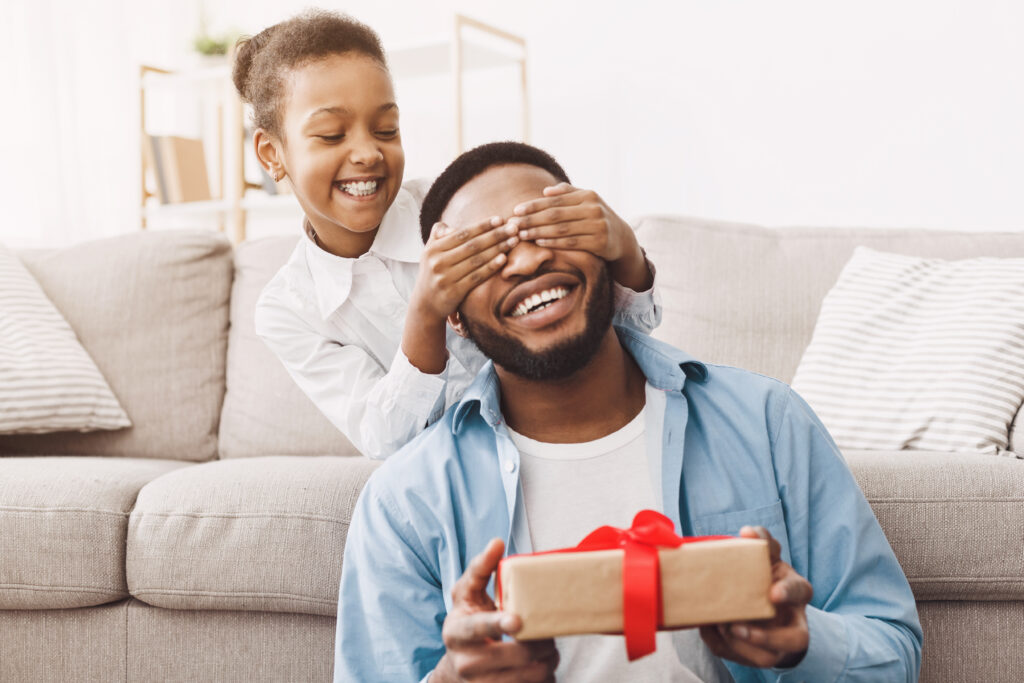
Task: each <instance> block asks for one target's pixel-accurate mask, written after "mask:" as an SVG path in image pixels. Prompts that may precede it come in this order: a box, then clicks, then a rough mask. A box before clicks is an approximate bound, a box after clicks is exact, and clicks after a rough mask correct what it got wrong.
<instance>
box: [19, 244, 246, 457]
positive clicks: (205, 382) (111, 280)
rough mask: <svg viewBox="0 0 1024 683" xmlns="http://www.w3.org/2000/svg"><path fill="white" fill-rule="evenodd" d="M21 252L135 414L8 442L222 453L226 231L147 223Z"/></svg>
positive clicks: (39, 450) (32, 448)
mask: <svg viewBox="0 0 1024 683" xmlns="http://www.w3.org/2000/svg"><path fill="white" fill-rule="evenodd" d="M19 256H20V257H21V258H22V261H23V262H24V263H25V265H26V266H27V267H28V269H29V271H30V272H31V273H32V275H33V276H34V277H35V278H36V280H38V281H39V283H40V284H41V285H42V287H43V290H44V291H45V292H46V294H47V296H49V298H50V300H51V301H53V303H54V305H56V306H57V308H58V309H59V310H60V311H61V312H62V313H63V314H64V317H65V318H66V319H67V321H68V323H69V324H70V325H71V327H72V329H74V330H75V332H76V333H77V335H78V339H79V340H80V341H81V342H82V346H83V347H84V348H85V349H86V351H88V352H89V355H90V356H92V358H93V360H94V361H95V362H96V366H97V367H98V368H99V369H100V371H101V372H102V373H103V376H104V377H105V378H106V380H107V382H108V383H109V384H110V387H111V388H112V389H113V391H114V395H116V396H117V398H118V400H119V401H120V402H121V405H122V406H123V407H124V409H125V411H126V412H127V413H128V415H129V417H130V418H131V420H132V423H133V426H132V427H131V428H130V429H123V430H119V431H114V432H111V431H103V432H89V433H86V434H80V433H75V432H64V433H59V434H40V435H15V436H3V437H0V454H5V455H104V456H119V457H129V458H136V457H137V458H165V459H177V460H193V461H201V460H210V459H212V458H215V457H216V456H217V422H218V418H219V416H220V407H221V402H222V401H223V397H224V362H225V356H226V345H227V331H228V296H229V294H230V291H231V275H232V268H231V245H230V243H229V242H228V241H227V239H226V238H225V237H224V236H223V235H220V234H218V233H213V232H209V231H177V230H156V231H141V232H137V233H133V234H128V235H121V236H118V237H114V238H111V239H105V240H97V241H95V242H87V243H84V244H79V245H76V246H73V247H68V248H66V249H56V250H43V251H28V252H20V253H19Z"/></svg>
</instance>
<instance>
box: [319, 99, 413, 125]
mask: <svg viewBox="0 0 1024 683" xmlns="http://www.w3.org/2000/svg"><path fill="white" fill-rule="evenodd" d="M390 109H398V105H397V104H395V103H394V102H387V103H385V104H382V105H380V106H379V107H377V112H378V113H380V112H384V111H388V110H390ZM351 113H352V112H350V111H349V110H348V109H345V108H344V107H320V108H319V109H317V110H316V111H314V112H313V113H312V114H310V115H309V116H307V117H306V120H307V121H308V120H309V119H311V118H313V117H315V116H319V115H320V114H335V115H337V116H349V115H350V114H351Z"/></svg>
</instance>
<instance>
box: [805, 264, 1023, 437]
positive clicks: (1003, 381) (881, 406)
mask: <svg viewBox="0 0 1024 683" xmlns="http://www.w3.org/2000/svg"><path fill="white" fill-rule="evenodd" d="M793 388H794V389H795V390H796V391H797V392H799V393H800V394H801V395H803V397H804V398H805V399H806V400H807V402H808V403H810V404H811V406H812V407H813V408H814V410H815V411H816V412H817V413H818V415H819V416H820V417H821V419H822V421H823V422H824V423H825V425H826V426H827V427H828V429H829V431H830V432H831V433H832V436H833V437H834V438H835V440H836V442H837V443H838V444H839V446H840V447H842V448H849V449H868V450H900V449H913V450H934V451H964V452H974V453H989V454H1000V453H1003V452H1005V451H1006V447H1007V438H1008V436H1007V435H1008V431H1009V426H1010V423H1011V422H1012V421H1013V418H1014V415H1015V414H1016V413H1017V411H1018V409H1019V408H1020V406H1021V402H1022V401H1024V258H1005V259H1003V258H973V259H965V260H962V261H944V260H940V259H922V258H914V257H910V256H902V255H898V254H887V253H883V252H878V251H872V250H870V249H867V248H864V247H860V248H858V249H857V250H856V251H854V253H853V257H852V258H851V259H850V261H849V262H848V263H847V264H846V266H845V267H844V268H843V271H842V273H840V275H839V281H838V282H836V284H835V286H834V287H833V288H832V290H831V291H830V292H829V293H828V295H826V297H825V300H824V301H823V302H822V305H821V313H820V314H819V316H818V322H817V325H816V326H815V328H814V336H813V338H812V339H811V343H810V345H809V346H808V347H807V350H806V351H805V352H804V356H803V358H802V359H801V361H800V366H799V367H798V368H797V371H796V376H795V377H794V378H793Z"/></svg>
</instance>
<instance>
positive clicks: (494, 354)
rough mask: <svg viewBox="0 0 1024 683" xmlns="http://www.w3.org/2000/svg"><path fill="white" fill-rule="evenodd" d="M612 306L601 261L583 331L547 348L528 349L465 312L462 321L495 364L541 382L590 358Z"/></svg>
mask: <svg viewBox="0 0 1024 683" xmlns="http://www.w3.org/2000/svg"><path fill="white" fill-rule="evenodd" d="M541 274H543V273H538V275H541ZM581 279H582V278H581ZM613 308H614V301H613V298H612V288H611V281H610V278H609V276H608V265H607V264H602V266H601V271H600V273H599V274H598V276H597V280H596V281H595V282H594V287H593V291H592V293H591V296H590V301H588V302H587V303H586V312H585V315H586V323H585V325H584V328H583V332H581V333H580V334H578V335H576V336H575V337H571V338H570V339H566V340H565V341H562V342H558V343H557V344H555V345H554V346H551V347H550V348H547V349H544V350H541V351H531V350H530V349H528V348H527V347H526V346H525V345H524V344H523V343H522V342H521V341H519V340H518V339H516V338H515V337H511V336H508V335H506V334H503V333H502V332H499V331H497V330H495V329H493V328H490V327H488V326H486V325H483V324H477V323H475V322H471V321H470V320H469V319H468V318H466V317H465V316H462V322H463V324H464V325H465V326H466V332H467V334H468V336H469V338H470V340H472V341H473V343H475V344H476V345H477V347H478V348H479V349H480V351H482V352H483V354H484V355H485V356H487V357H488V358H490V359H491V360H492V361H494V363H495V365H498V366H500V367H502V368H504V369H505V370H507V371H508V372H511V373H512V374H514V375H518V376H519V377H523V378H524V379H530V380H535V381H540V382H543V381H553V380H560V379H565V378H566V377H570V376H571V375H573V374H574V373H575V372H576V371H578V370H580V369H581V368H582V367H583V366H585V365H586V364H587V363H588V362H590V359H591V358H593V357H594V354H595V353H597V350H598V348H600V346H601V342H602V341H603V340H604V337H605V334H607V332H608V328H609V327H610V326H611V323H612V313H613Z"/></svg>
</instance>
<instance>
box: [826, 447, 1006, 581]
mask: <svg viewBox="0 0 1024 683" xmlns="http://www.w3.org/2000/svg"><path fill="white" fill-rule="evenodd" d="M845 455H846V459H847V462H848V463H849V464H850V469H852V470H853V474H854V476H855V477H856V478H857V482H858V483H859V484H860V487H861V489H862V490H863V491H864V495H865V496H866V497H867V499H868V502H870V503H871V507H872V509H874V511H875V515H876V516H877V517H878V521H879V523H881V525H882V529H883V530H884V531H885V535H886V537H887V538H888V539H889V543H890V544H891V545H892V547H893V550H894V551H895V552H896V557H897V558H899V561H900V564H901V565H902V566H903V571H904V572H905V573H906V574H907V578H908V579H910V585H911V587H912V588H913V589H914V595H915V596H917V599H918V600H1024V460H1018V459H1016V458H991V457H985V456H981V455H975V456H965V455H953V454H950V453H931V452H923V451H899V452H886V451H849V452H847V453H846V454H845Z"/></svg>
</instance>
